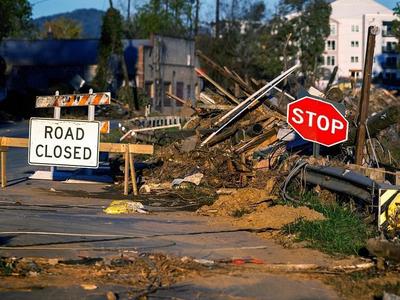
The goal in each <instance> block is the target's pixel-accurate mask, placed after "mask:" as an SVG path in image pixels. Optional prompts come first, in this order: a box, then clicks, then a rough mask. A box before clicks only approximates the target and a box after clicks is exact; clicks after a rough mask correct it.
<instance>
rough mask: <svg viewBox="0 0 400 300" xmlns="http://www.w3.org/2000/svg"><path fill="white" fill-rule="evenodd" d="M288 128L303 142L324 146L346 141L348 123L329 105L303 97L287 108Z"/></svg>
mask: <svg viewBox="0 0 400 300" xmlns="http://www.w3.org/2000/svg"><path fill="white" fill-rule="evenodd" d="M287 119H288V123H289V125H290V126H292V127H293V129H294V130H295V131H296V132H297V133H298V134H299V135H300V136H301V137H302V138H303V139H305V140H307V141H311V142H315V143H318V144H321V145H324V146H328V147H330V146H333V145H336V144H339V143H342V142H344V141H347V137H348V131H349V122H348V121H347V120H346V119H345V118H344V117H343V115H342V114H341V113H340V112H339V110H338V109H337V108H336V107H335V106H334V105H333V104H331V103H329V102H325V101H322V100H318V99H315V98H312V97H304V98H301V99H299V100H296V101H294V102H291V103H289V104H288V106H287Z"/></svg>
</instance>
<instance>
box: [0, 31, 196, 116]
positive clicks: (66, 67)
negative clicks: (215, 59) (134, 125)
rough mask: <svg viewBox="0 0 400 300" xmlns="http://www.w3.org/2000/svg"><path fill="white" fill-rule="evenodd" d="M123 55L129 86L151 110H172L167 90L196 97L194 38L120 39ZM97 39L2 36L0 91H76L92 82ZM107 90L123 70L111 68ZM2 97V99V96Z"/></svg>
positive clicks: (174, 107) (113, 88)
mask: <svg viewBox="0 0 400 300" xmlns="http://www.w3.org/2000/svg"><path fill="white" fill-rule="evenodd" d="M123 45H124V56H125V61H126V64H127V69H128V74H129V78H130V80H131V85H132V86H134V85H133V80H136V85H137V87H138V88H141V89H143V90H144V91H145V92H146V94H147V96H148V97H149V98H150V104H151V107H152V110H156V111H158V112H161V113H166V114H168V113H173V112H178V111H179V110H180V104H179V103H175V102H174V101H171V100H170V99H169V98H167V97H165V92H166V91H168V92H171V93H173V94H176V95H178V96H180V97H181V98H184V99H189V100H191V101H194V95H195V90H196V89H197V88H198V78H197V76H196V73H195V67H196V63H197V62H196V57H195V54H194V53H195V45H194V40H187V39H181V38H172V37H163V36H158V35H153V36H151V38H150V39H137V40H123ZM98 47H99V40H97V39H77V40H55V39H44V40H33V41H30V40H11V39H10V40H4V41H3V42H2V43H1V44H0V57H1V61H4V62H5V67H4V68H3V69H4V71H3V73H5V74H3V75H5V76H4V77H5V80H3V81H2V82H3V84H2V85H3V86H2V87H1V88H2V91H4V92H2V95H7V94H10V92H17V93H19V92H21V91H24V92H25V93H26V92H29V91H31V92H32V94H33V95H39V94H49V93H52V92H53V91H54V90H56V89H58V88H59V87H63V88H64V89H66V90H65V92H73V91H79V88H80V87H81V86H82V85H83V84H84V83H85V84H89V85H90V84H91V83H92V81H93V79H94V77H95V75H96V70H97V57H98ZM110 68H111V69H114V71H113V73H114V76H113V79H112V80H111V81H110V85H109V90H110V91H111V92H113V93H115V92H116V90H117V88H118V87H119V86H120V85H121V84H122V74H120V71H119V70H118V68H114V67H113V65H112V64H110ZM4 98H5V97H4Z"/></svg>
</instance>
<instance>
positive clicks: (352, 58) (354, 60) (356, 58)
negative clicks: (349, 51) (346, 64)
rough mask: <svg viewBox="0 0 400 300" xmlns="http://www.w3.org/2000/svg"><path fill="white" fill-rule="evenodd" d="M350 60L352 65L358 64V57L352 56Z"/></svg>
mask: <svg viewBox="0 0 400 300" xmlns="http://www.w3.org/2000/svg"><path fill="white" fill-rule="evenodd" d="M350 60H351V62H352V63H358V56H352V57H351V58H350Z"/></svg>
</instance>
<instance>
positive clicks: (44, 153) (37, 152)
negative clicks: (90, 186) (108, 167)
mask: <svg viewBox="0 0 400 300" xmlns="http://www.w3.org/2000/svg"><path fill="white" fill-rule="evenodd" d="M99 132H100V122H96V121H75V120H55V119H41V118H32V119H31V120H30V124H29V149H28V162H29V164H30V165H45V166H63V167H79V168H97V167H98V166H99V139H100V134H99Z"/></svg>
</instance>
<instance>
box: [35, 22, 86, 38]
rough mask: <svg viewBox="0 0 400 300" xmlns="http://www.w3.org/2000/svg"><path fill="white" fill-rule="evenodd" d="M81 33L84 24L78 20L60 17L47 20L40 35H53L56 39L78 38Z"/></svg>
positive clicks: (44, 36)
mask: <svg viewBox="0 0 400 300" xmlns="http://www.w3.org/2000/svg"><path fill="white" fill-rule="evenodd" d="M81 34H82V26H81V24H80V23H79V22H78V21H76V20H72V19H69V18H65V17H60V18H57V19H54V20H51V21H47V22H45V23H44V25H43V30H42V32H41V34H40V35H41V37H43V38H46V37H49V35H51V37H52V38H54V39H78V38H80V37H81Z"/></svg>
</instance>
